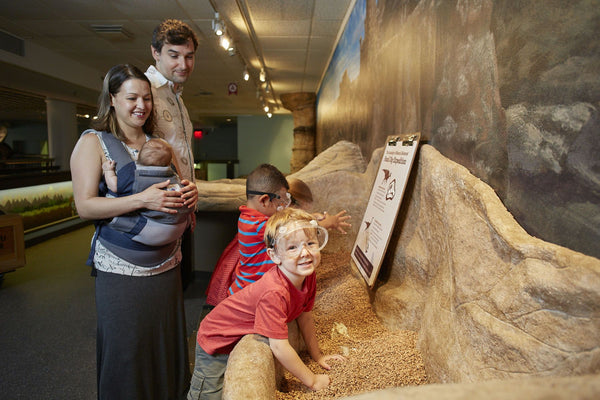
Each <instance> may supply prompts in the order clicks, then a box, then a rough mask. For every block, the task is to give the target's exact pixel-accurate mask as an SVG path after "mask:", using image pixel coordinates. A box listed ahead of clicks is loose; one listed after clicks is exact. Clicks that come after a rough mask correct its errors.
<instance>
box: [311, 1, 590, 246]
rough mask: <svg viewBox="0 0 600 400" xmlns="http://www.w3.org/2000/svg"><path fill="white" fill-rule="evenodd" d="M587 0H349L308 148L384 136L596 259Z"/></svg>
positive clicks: (527, 224) (366, 146) (367, 147)
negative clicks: (413, 146) (404, 137)
mask: <svg viewBox="0 0 600 400" xmlns="http://www.w3.org/2000/svg"><path fill="white" fill-rule="evenodd" d="M598 20H600V7H598V2H597V1H586V0H579V1H578V0H575V1H566V0H549V1H545V2H539V1H535V0H526V1H519V2H514V1H511V0H497V1H493V2H492V1H489V0H473V1H462V0H448V1H435V0H421V1H417V0H412V1H409V0H404V1H402V0H378V1H377V0H357V1H356V3H355V6H354V9H353V10H352V14H351V16H350V18H349V20H348V23H347V26H346V28H345V31H344V32H343V34H342V36H341V37H340V42H339V45H338V47H337V49H336V51H335V53H334V56H333V58H332V61H331V63H330V65H329V67H328V70H327V72H326V75H325V77H324V79H323V83H322V85H321V88H320V91H319V93H318V100H317V151H318V152H320V151H322V150H324V149H326V148H327V147H329V146H331V145H332V144H334V143H336V142H337V141H339V140H350V141H352V142H354V143H357V144H358V145H359V146H360V147H361V149H362V151H363V154H364V155H365V157H367V158H369V157H370V155H371V153H372V152H373V150H374V149H376V148H378V147H382V146H383V144H384V141H385V137H386V136H388V135H391V134H402V133H410V132H421V133H422V138H423V140H424V141H426V142H428V143H429V144H431V145H433V146H434V147H436V148H437V149H438V150H439V151H440V152H441V153H442V154H444V155H445V156H446V157H448V158H450V159H452V160H453V161H456V162H458V163H460V164H462V165H464V166H465V167H467V168H468V169H469V170H470V171H471V173H473V174H474V175H476V176H477V177H479V178H480V179H482V180H483V181H485V182H486V183H488V184H489V185H490V186H491V187H492V188H494V190H495V191H496V193H497V194H498V196H499V197H500V199H501V200H502V201H503V202H504V204H505V205H506V206H507V208H508V209H509V211H511V213H512V214H513V215H514V216H515V218H516V219H517V220H518V221H519V223H520V224H521V225H522V226H523V227H524V228H525V229H526V230H527V231H528V232H529V233H530V234H532V235H534V236H537V237H540V238H541V239H544V240H546V241H550V242H553V243H557V244H560V245H563V246H566V247H569V248H571V249H574V250H577V251H580V252H583V253H586V254H589V255H593V256H595V257H600V246H598V243H600V157H599V156H598V155H599V154H600V133H599V132H600V115H599V112H598V105H599V104H600V41H599V40H598V37H600V24H598V22H597V21H598Z"/></svg>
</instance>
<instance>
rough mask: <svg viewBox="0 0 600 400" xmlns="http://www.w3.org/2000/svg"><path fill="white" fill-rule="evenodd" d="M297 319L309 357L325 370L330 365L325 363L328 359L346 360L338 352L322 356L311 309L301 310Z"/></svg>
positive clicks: (328, 368)
mask: <svg viewBox="0 0 600 400" xmlns="http://www.w3.org/2000/svg"><path fill="white" fill-rule="evenodd" d="M297 321H298V327H299V328H300V332H301V333H302V337H303V338H304V343H306V347H307V348H308V354H310V357H311V358H312V359H313V360H315V361H316V362H317V363H319V365H320V366H321V367H323V368H325V369H326V370H330V369H331V366H330V365H329V364H328V363H327V361H328V360H338V361H344V360H346V359H345V358H344V357H343V356H342V355H339V354H332V355H327V356H324V355H323V353H321V349H319V341H318V340H317V332H316V329H315V318H314V316H313V313H312V311H308V312H303V313H302V314H300V316H299V317H298V319H297Z"/></svg>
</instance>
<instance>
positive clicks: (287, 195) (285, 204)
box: [246, 190, 292, 211]
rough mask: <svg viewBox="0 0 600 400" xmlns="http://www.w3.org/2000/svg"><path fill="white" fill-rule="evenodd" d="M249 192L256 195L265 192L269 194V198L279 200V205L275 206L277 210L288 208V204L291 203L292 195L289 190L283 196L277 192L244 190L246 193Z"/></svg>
mask: <svg viewBox="0 0 600 400" xmlns="http://www.w3.org/2000/svg"><path fill="white" fill-rule="evenodd" d="M249 194H256V195H258V196H262V195H263V194H266V195H267V196H269V200H271V201H274V200H275V199H276V200H277V201H278V202H279V205H278V206H277V211H281V210H283V209H284V208H288V207H289V206H290V204H292V195H291V194H290V193H289V192H285V198H283V197H281V196H280V195H278V194H277V193H271V192H259V191H257V190H246V195H249Z"/></svg>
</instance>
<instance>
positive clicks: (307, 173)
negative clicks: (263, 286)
mask: <svg viewBox="0 0 600 400" xmlns="http://www.w3.org/2000/svg"><path fill="white" fill-rule="evenodd" d="M382 154H383V151H382V149H378V150H376V151H375V152H374V153H373V156H372V159H371V162H370V164H369V165H368V166H365V163H364V160H363V158H362V156H361V155H360V151H359V150H358V149H357V148H356V146H354V145H352V144H351V143H349V142H340V143H338V144H336V145H335V146H332V147H331V148H330V149H328V150H326V151H325V152H323V153H321V154H320V155H319V156H317V157H316V158H315V160H313V162H311V163H310V164H309V165H307V166H306V167H305V168H303V169H302V170H301V171H299V172H298V173H296V174H294V176H295V177H298V178H300V179H302V180H304V181H305V182H306V183H307V184H309V186H310V187H311V189H312V190H313V194H314V197H315V209H314V211H323V210H328V211H330V212H335V211H338V210H341V209H347V210H348V211H349V213H350V214H352V216H353V218H352V222H353V228H352V230H351V232H349V234H348V235H345V236H344V235H339V234H338V235H336V234H332V235H331V242H330V244H329V245H328V249H331V251H339V250H340V249H346V250H347V251H350V249H351V246H352V245H353V242H354V239H355V237H356V233H357V231H358V226H359V225H360V221H361V217H362V215H363V213H364V208H365V207H366V203H367V200H368V197H369V194H370V190H371V186H372V182H373V180H374V178H375V175H376V172H377V166H378V164H379V160H380V159H381V156H382ZM346 157H349V160H350V161H347V159H346ZM413 168H414V171H413V174H412V175H411V179H410V181H409V185H408V187H407V191H406V193H405V197H404V201H403V204H402V207H401V209H400V213H399V216H398V220H397V223H396V228H395V230H394V233H393V235H392V237H391V239H390V243H389V247H388V253H387V256H386V258H385V260H384V264H383V266H382V269H381V271H380V275H379V277H380V279H379V280H378V282H377V283H376V285H375V288H374V289H373V291H372V292H371V293H370V297H371V299H372V306H373V307H374V309H375V311H376V313H377V315H378V317H379V318H380V319H381V320H382V321H383V323H384V324H385V325H386V326H387V327H389V328H391V329H406V330H412V331H416V332H418V333H419V342H418V346H419V350H420V351H421V353H422V355H423V359H424V364H425V368H426V371H427V375H428V377H429V379H430V382H440V383H465V384H466V383H469V382H477V381H490V380H494V379H507V380H506V381H505V383H501V382H499V383H496V384H493V385H500V386H505V389H506V390H507V391H509V392H507V393H510V390H512V388H511V387H512V386H514V383H511V382H513V381H512V379H511V380H508V379H509V378H523V377H532V378H535V377H541V378H542V381H540V382H544V379H545V382H546V383H540V384H539V385H541V386H544V385H547V386H548V387H551V385H552V384H553V382H555V381H556V380H557V379H558V378H557V377H559V376H571V377H573V379H574V381H577V379H579V378H575V376H582V378H581V379H583V380H584V381H585V384H584V385H583V386H585V387H587V388H591V389H590V390H595V393H596V394H597V393H598V389H597V388H596V387H595V386H593V385H590V383H589V382H588V379H591V380H594V379H595V380H598V379H599V378H600V375H595V376H591V377H589V376H587V377H583V375H586V374H598V373H600V336H599V335H598V332H600V260H598V259H596V258H593V257H589V256H585V255H583V254H581V253H577V252H574V251H571V250H569V249H566V248H564V247H560V246H557V245H554V244H551V243H548V242H544V241H542V240H539V239H537V238H535V237H532V236H530V235H529V234H527V233H526V232H525V231H524V230H523V228H521V226H519V225H518V224H517V223H516V222H515V220H514V218H513V217H512V216H511V215H510V214H509V213H508V212H507V211H506V208H505V207H504V205H503V204H502V203H501V202H500V200H499V198H498V196H497V195H496V193H495V192H494V191H493V190H492V189H491V188H490V187H489V186H488V185H487V184H485V183H484V182H482V181H481V180H479V179H478V178H476V177H475V176H473V175H471V174H470V173H469V172H468V170H467V169H466V168H464V167H462V166H461V165H459V164H456V163H454V162H452V161H450V160H449V159H447V158H445V157H444V156H442V155H441V154H440V153H439V152H438V151H437V150H435V149H434V148H433V147H431V146H429V145H423V146H421V148H420V150H419V154H418V155H417V159H416V162H415V166H414V167H413ZM206 185H211V183H207V184H206ZM217 185H220V186H219V187H221V186H223V185H225V186H227V185H229V186H232V187H231V188H230V189H229V191H228V192H226V194H223V195H221V194H217V193H215V195H216V196H217V197H218V198H219V199H220V200H219V201H220V202H219V204H218V207H234V206H231V205H229V206H227V205H226V204H225V203H226V201H225V199H229V201H231V202H233V201H237V200H232V199H236V195H234V194H235V193H243V185H242V186H240V185H239V184H237V186H239V187H234V186H236V183H233V182H232V183H231V184H226V183H222V182H221V183H217ZM240 188H242V189H241V190H240ZM211 190H212V189H211ZM200 191H201V192H202V189H200ZM205 193H208V192H205ZM201 195H204V194H201ZM204 204H205V205H204V207H205V208H204V209H205V210H216V208H214V207H212V206H211V205H210V202H208V201H206V202H205V203H204ZM230 209H232V208H230ZM330 246H331V247H330ZM353 272H354V273H357V272H356V271H353ZM544 377H545V378H544ZM269 379H270V378H269ZM574 381H571V380H568V379H567V380H565V381H562V380H561V382H564V385H560V387H558V388H557V390H559V391H560V393H561V396H562V395H563V390H564V395H565V396H567V397H568V395H569V393H570V391H571V390H572V388H571V386H570V385H571V383H569V382H574ZM535 382H538V381H535ZM577 382H578V381H577ZM482 387H484V386H482ZM494 387H495V386H494ZM431 390H434V389H431ZM465 390H471V389H469V388H466V389H465ZM378 398H379V397H378ZM415 398H416V397H415ZM423 398H426V397H423ZM448 398H451V397H448ZM499 398H503V397H499ZM504 398H507V397H504ZM559 398H566V397H559Z"/></svg>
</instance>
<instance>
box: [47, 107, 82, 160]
mask: <svg viewBox="0 0 600 400" xmlns="http://www.w3.org/2000/svg"><path fill="white" fill-rule="evenodd" d="M46 114H47V121H48V156H50V157H52V158H54V165H58V166H59V167H60V170H61V171H68V170H69V169H70V166H69V160H70V158H71V153H72V152H73V147H75V143H77V137H78V132H77V106H76V105H75V104H74V103H70V102H68V101H62V100H57V99H50V98H47V99H46Z"/></svg>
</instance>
